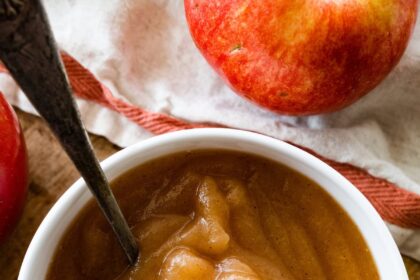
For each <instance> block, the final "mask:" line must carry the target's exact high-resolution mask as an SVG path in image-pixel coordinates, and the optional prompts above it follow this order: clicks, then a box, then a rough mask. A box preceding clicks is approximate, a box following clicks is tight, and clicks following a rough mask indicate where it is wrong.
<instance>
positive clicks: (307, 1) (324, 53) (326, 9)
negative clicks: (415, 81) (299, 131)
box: [184, 0, 418, 115]
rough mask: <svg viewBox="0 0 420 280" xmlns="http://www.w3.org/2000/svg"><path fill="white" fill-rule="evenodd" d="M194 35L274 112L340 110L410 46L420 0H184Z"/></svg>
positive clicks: (239, 88) (232, 78)
mask: <svg viewBox="0 0 420 280" xmlns="http://www.w3.org/2000/svg"><path fill="white" fill-rule="evenodd" d="M184 3H185V12H186V18H187V22H188V25H189V28H190V32H191V35H192V37H193V40H194V42H195V44H196V45H197V47H198V48H199V50H200V51H201V53H202V54H203V55H204V57H205V58H206V59H207V61H208V62H209V63H210V64H211V65H212V66H213V68H214V69H215V70H216V71H217V72H218V73H219V74H220V75H221V76H222V78H223V79H224V80H225V81H226V82H227V83H228V84H229V85H230V86H231V88H232V89H233V90H234V91H236V92H237V93H238V94H240V95H242V96H244V97H246V98H248V99H250V100H252V101H253V102H255V103H257V104H259V105H261V106H263V107H266V108H268V109H270V110H272V111H274V112H277V113H281V114H287V115H310V114H319V113H326V112H332V111H336V110H339V109H341V108H343V107H345V106H348V105H350V104H351V103H353V102H355V101H356V100H358V99H359V98H360V97H362V96H363V95H365V94H367V93H368V92H369V91H370V90H372V89H373V88H374V87H375V86H376V85H378V84H379V83H380V82H381V81H382V80H383V79H384V78H385V77H386V75H387V74H388V73H389V72H390V71H391V70H392V68H393V67H394V66H395V65H396V64H397V62H398V61H399V59H400V58H401V56H402V54H403V52H404V50H405V48H406V47H407V44H408V41H409V38H410V35H411V33H412V31H413V28H414V24H415V21H416V16H417V5H418V1H417V0H334V1H332V0H294V1H290V0H260V1H243V0H185V1H184Z"/></svg>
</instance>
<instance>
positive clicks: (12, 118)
mask: <svg viewBox="0 0 420 280" xmlns="http://www.w3.org/2000/svg"><path fill="white" fill-rule="evenodd" d="M27 166H28V165H27V157H26V147H25V142H24V140H23V134H22V131H21V129H20V126H19V122H18V120H17V118H16V115H15V113H14V111H13V109H12V107H11V106H10V105H9V104H8V103H7V102H6V100H5V99H4V97H3V95H2V94H1V93H0V243H2V242H3V241H4V240H5V239H6V238H7V237H8V236H9V235H10V233H11V232H12V231H13V229H14V227H15V225H16V223H17V221H18V219H19V217H20V214H21V212H22V209H23V205H24V202H25V197H26V190H27V182H28V180H27V179H28V168H27Z"/></svg>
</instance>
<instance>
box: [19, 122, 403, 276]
mask: <svg viewBox="0 0 420 280" xmlns="http://www.w3.org/2000/svg"><path fill="white" fill-rule="evenodd" d="M209 148H220V149H228V150H234V151H241V152H247V153H252V154H257V155H260V156H263V157H266V158H269V159H272V160H274V161H277V162H280V163H282V164H284V165H286V166H289V167H290V168H292V169H294V170H297V171H299V172H300V173H302V174H304V175H306V176H307V177H309V178H311V179H312V180H314V181H315V182H317V183H318V184H319V185H320V186H321V187H322V188H324V189H325V190H326V191H327V192H328V193H329V194H330V195H331V196H332V197H333V198H334V199H335V200H336V201H337V202H338V203H339V204H340V205H341V207H342V208H343V209H344V210H345V211H346V212H347V213H348V214H349V216H350V217H351V218H352V220H353V221H354V222H355V223H356V225H357V227H358V228H359V230H360V232H361V233H362V235H363V237H364V238H365V241H366V242H367V245H368V246H369V248H370V251H371V253H372V255H373V259H374V261H375V264H376V266H377V269H378V271H379V274H380V277H381V279H384V280H385V279H389V280H399V279H402V280H406V279H408V276H407V272H406V270H405V267H404V263H403V261H402V258H401V255H400V253H399V251H398V248H397V246H396V244H395V242H394V240H393V239H392V237H391V234H390V233H389V231H388V229H387V227H386V226H385V224H384V222H383V221H382V219H381V218H380V216H379V215H378V213H377V212H376V211H375V209H374V208H373V207H372V205H371V204H370V203H369V202H368V200H367V199H366V198H365V197H364V196H363V195H362V194H361V193H360V192H359V191H358V190H357V189H356V188H355V187H354V186H353V185H352V184H351V183H350V182H349V181H347V180H346V179H345V178H344V177H343V176H341V175H340V174H339V173H338V172H336V171H335V170H334V169H332V168H331V167H330V166H328V165H327V164H325V163H324V162H322V161H321V160H319V159H317V158H315V157H314V156H312V155H310V154H308V153H306V152H304V151H302V150H300V149H298V148H296V147H294V146H292V145H290V144H287V143H285V142H282V141H279V140H275V139H273V138H270V137H267V136H262V135H259V134H256V133H251V132H244V131H239V130H233V129H219V128H210V129H194V130H187V131H179V132H174V133H169V134H166V135H162V136H156V137H153V138H151V139H148V140H145V141H142V142H140V143H138V144H135V145H133V146H131V147H128V148H126V149H124V150H122V151H120V152H118V153H116V154H114V155H112V156H111V157H109V158H108V159H106V160H105V161H103V162H102V167H103V169H104V171H105V174H106V176H107V177H108V179H109V180H112V179H114V178H116V177H118V176H119V175H121V174H123V173H124V172H126V171H127V170H129V169H131V168H133V167H135V166H137V165H139V164H142V163H144V162H146V161H149V160H151V159H154V158H158V157H161V156H163V155H167V154H171V153H174V152H179V151H191V150H196V149H209ZM91 198H92V195H91V194H90V192H89V190H88V188H87V186H86V184H85V182H84V181H83V180H82V179H79V180H78V181H77V182H76V183H74V185H73V186H71V187H70V188H69V189H68V190H67V191H66V192H65V193H64V195H63V196H62V197H61V198H60V199H59V200H58V201H57V203H56V204H55V205H54V207H53V208H52V209H51V210H50V212H49V213H48V215H47V216H46V217H45V219H44V221H43V222H42V224H41V226H40V227H39V228H38V230H37V232H36V234H35V236H34V238H33V239H32V242H31V244H30V246H29V248H28V251H27V252H26V255H25V259H24V260H23V263H22V267H21V269H20V273H19V278H18V279H20V280H32V279H44V278H45V276H46V273H47V271H48V266H49V263H50V260H51V258H52V256H53V253H54V251H55V248H56V246H57V244H58V242H59V241H60V239H61V237H62V236H63V233H64V232H65V231H66V229H67V227H68V226H69V224H70V222H71V221H72V220H73V219H74V218H75V216H76V215H77V214H78V212H79V211H80V210H81V209H82V208H83V206H85V205H86V203H87V202H88V201H89V200H90V199H91Z"/></svg>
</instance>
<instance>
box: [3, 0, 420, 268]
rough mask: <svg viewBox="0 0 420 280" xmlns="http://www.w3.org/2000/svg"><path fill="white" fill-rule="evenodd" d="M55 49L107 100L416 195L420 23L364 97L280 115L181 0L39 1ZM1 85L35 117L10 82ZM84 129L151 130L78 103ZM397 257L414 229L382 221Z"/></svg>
mask: <svg viewBox="0 0 420 280" xmlns="http://www.w3.org/2000/svg"><path fill="white" fill-rule="evenodd" d="M44 2H45V5H46V8H47V12H48V15H49V17H50V20H51V23H52V27H53V31H54V32H55V35H56V39H57V41H58V43H59V45H60V47H61V48H63V49H64V50H66V51H67V52H69V53H70V54H71V55H72V56H74V57H75V58H76V59H78V60H79V61H80V62H81V63H82V64H83V65H84V66H86V67H87V68H88V69H90V70H91V71H92V72H93V73H94V74H95V75H96V76H97V77H98V78H99V80H100V81H102V82H103V83H105V84H106V85H107V86H108V87H109V88H110V89H111V90H112V92H113V93H114V95H116V96H118V97H120V98H123V99H124V100H126V101H128V102H131V103H132V104H135V105H137V106H140V107H143V108H147V109H149V110H152V111H157V112H164V113H167V114H170V115H173V116H176V117H179V118H183V119H186V120H190V121H211V122H216V123H220V124H224V125H227V126H231V127H236V128H244V129H252V130H254V131H258V132H261V133H264V134H268V135H271V136H274V137H277V138H280V139H283V140H288V141H291V142H293V143H296V144H299V145H302V146H306V147H309V148H311V149H313V150H314V151H316V152H318V153H319V154H321V155H323V156H325V157H328V158H330V159H333V160H336V161H338V162H347V163H351V164H353V165H356V166H359V167H361V168H363V169H365V170H367V171H368V172H370V173H371V174H373V175H375V176H377V177H382V178H385V179H387V180H389V181H391V182H394V183H396V184H397V185H399V186H401V187H403V188H405V189H407V190H410V191H412V192H415V193H417V194H420V23H417V27H416V30H415V32H414V34H413V37H412V39H411V42H410V45H409V47H408V49H407V51H406V53H405V55H404V56H403V58H402V60H401V62H400V63H399V65H398V66H397V68H396V69H395V70H394V71H393V72H392V73H391V74H390V75H389V76H388V78H387V79H386V80H385V81H384V82H382V83H381V84H380V85H379V86H378V87H377V88H376V89H375V90H374V91H372V92H371V93H370V94H369V95H368V96H366V97H364V98H363V99H361V100H360V101H359V102H357V103H355V104H354V105H352V106H350V107H348V108H346V109H344V110H342V111H340V112H337V113H333V114H328V115H319V116H311V117H285V116H278V115H276V114H273V113H271V112H268V111H266V110H264V109H261V108H258V107H256V106H255V105H253V104H251V103H249V102H248V101H246V100H244V99H242V98H241V97H238V96H237V95H235V94H234V93H233V92H232V91H231V90H230V89H229V88H228V87H227V86H226V85H225V84H224V83H223V82H222V81H221V80H220V79H219V78H218V76H217V75H216V74H215V72H214V71H213V70H212V69H211V68H210V67H209V66H208V65H207V63H206V62H205V60H204V59H203V58H202V56H201V55H200V53H199V52H198V50H197V49H196V48H195V46H194V44H193V42H192V40H191V38H190V35H189V32H188V28H187V25H186V21H185V16H184V7H183V1H181V0H173V1H170V0H166V1H165V0H125V1H120V0H107V1H102V0H90V1H85V0H61V1H55V0H46V1H44ZM0 89H1V90H3V91H4V92H5V94H6V97H7V99H8V100H9V101H10V102H11V103H12V104H14V105H15V106H18V107H20V108H21V109H23V110H26V111H28V112H33V113H34V110H33V108H32V107H31V106H30V104H29V103H28V101H27V100H26V98H25V97H24V96H23V94H22V93H21V92H20V91H19V90H18V88H17V87H16V85H15V84H14V82H13V81H12V80H11V78H9V77H7V76H6V75H0ZM78 103H79V105H80V110H81V113H82V117H83V119H84V122H85V124H86V126H87V128H88V130H89V131H91V132H93V133H95V134H99V135H103V136H105V137H106V138H108V139H109V140H110V141H111V142H113V143H115V144H117V145H119V146H122V147H124V146H128V145H130V144H133V143H135V142H137V141H139V140H141V139H144V138H147V137H150V136H151V134H150V133H148V132H147V131H145V130H144V129H142V128H141V127H138V126H137V125H135V124H134V123H132V122H130V121H128V120H127V119H125V118H124V117H122V116H120V115H119V114H118V113H115V112H112V111H110V110H108V109H106V108H103V107H101V106H99V105H96V104H93V103H91V102H87V101H83V100H79V101H78ZM389 226H390V229H391V231H392V233H393V236H394V238H395V240H396V241H397V243H398V245H399V248H400V250H401V252H402V253H404V254H407V255H410V256H412V257H414V258H416V259H418V260H420V230H416V231H415V230H407V229H402V228H399V227H397V226H393V225H389Z"/></svg>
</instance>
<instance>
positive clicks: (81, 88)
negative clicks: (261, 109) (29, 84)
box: [0, 53, 420, 228]
mask: <svg viewBox="0 0 420 280" xmlns="http://www.w3.org/2000/svg"><path fill="white" fill-rule="evenodd" d="M62 59H63V62H64V65H65V67H66V70H67V73H68V76H69V79H70V83H71V85H72V87H73V90H74V92H75V94H76V95H77V96H78V97H80V98H83V99H87V100H90V101H93V102H96V103H99V104H101V105H103V106H106V107H108V108H110V109H112V110H114V111H117V112H119V113H120V114H122V115H124V116H125V117H127V118H128V119H130V120H131V121H133V122H135V123H137V124H138V125H140V126H141V127H143V128H145V129H147V130H148V131H150V132H152V133H154V134H163V133H167V132H171V131H177V130H182V129H192V128H198V127H221V126H220V125H216V124H211V123H191V122H188V121H184V120H180V119H177V118H174V117H171V116H168V115H165V114H161V113H155V112H149V111H147V110H144V109H142V108H139V107H137V106H134V105H132V104H129V103H127V102H125V101H124V100H122V99H120V98H117V97H115V96H113V95H112V93H111V91H110V90H109V89H108V88H107V87H106V86H104V85H103V84H102V83H100V82H99V81H98V80H97V79H96V77H95V76H94V75H93V74H92V73H91V72H90V71H89V70H88V69H86V68H85V67H83V66H82V65H81V64H80V63H79V62H78V61H77V60H75V59H74V58H73V57H71V56H70V55H68V54H66V53H63V54H62ZM0 72H6V70H5V69H4V68H1V67H0ZM300 148H301V149H304V150H306V151H307V152H309V153H311V154H313V155H315V156H316V157H318V158H320V159H321V160H323V161H325V162H326V163H327V164H329V165H330V166H332V167H333V168H334V169H336V170H337V171H338V172H340V173H341V174H342V175H343V176H344V177H346V178H347V179H348V180H349V181H350V182H352V183H353V184H354V185H355V186H356V187H357V188H358V189H359V190H360V191H361V192H362V193H363V194H364V195H365V196H366V197H367V198H368V199H369V201H370V202H371V203H372V204H373V206H374V207H375V208H376V210H377V211H378V212H379V214H380V215H381V216H382V218H383V219H384V220H386V221H388V222H390V223H392V224H395V225H398V226H401V227H405V228H420V195H417V194H415V193H412V192H409V191H406V190H404V189H402V188H399V187H398V186H396V185H395V184H392V183H390V182H388V181H386V180H384V179H380V178H376V177H374V176H372V175H370V174H369V173H367V172H366V171H364V170H363V169H360V168H358V167H355V166H353V165H350V164H345V163H339V162H335V161H333V160H330V159H327V158H325V157H322V156H320V155H318V154H316V153H315V152H314V151H312V150H309V149H307V148H304V147H300Z"/></svg>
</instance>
